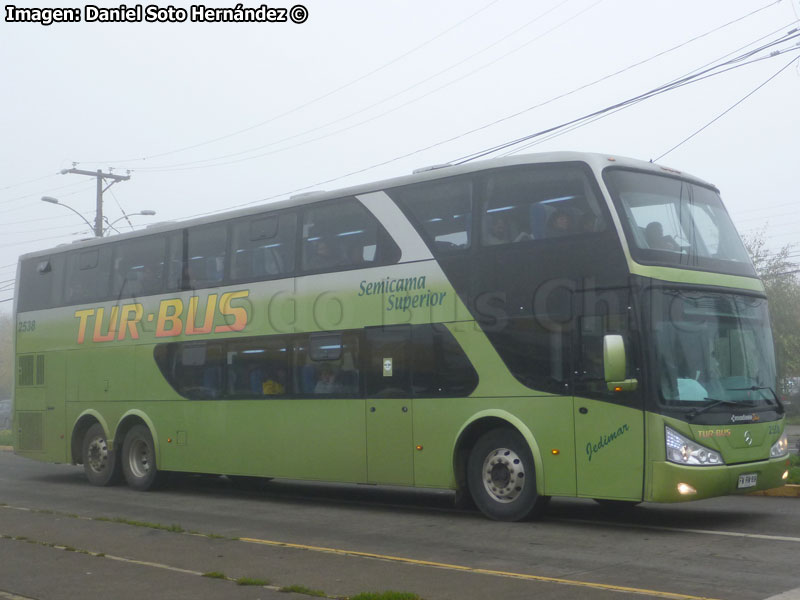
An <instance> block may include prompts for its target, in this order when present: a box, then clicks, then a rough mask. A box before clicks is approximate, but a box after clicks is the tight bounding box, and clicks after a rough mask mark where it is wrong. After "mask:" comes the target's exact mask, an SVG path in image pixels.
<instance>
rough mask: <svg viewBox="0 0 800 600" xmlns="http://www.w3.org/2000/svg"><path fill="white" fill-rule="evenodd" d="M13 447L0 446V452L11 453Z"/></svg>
mask: <svg viewBox="0 0 800 600" xmlns="http://www.w3.org/2000/svg"><path fill="white" fill-rule="evenodd" d="M13 451H14V446H0V452H13Z"/></svg>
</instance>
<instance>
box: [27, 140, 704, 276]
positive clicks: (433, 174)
mask: <svg viewBox="0 0 800 600" xmlns="http://www.w3.org/2000/svg"><path fill="white" fill-rule="evenodd" d="M558 162H583V163H586V164H587V165H589V166H590V167H591V168H592V169H593V170H594V171H595V172H596V173H598V174H599V173H600V171H602V170H603V169H604V168H606V167H609V166H612V165H613V166H617V167H627V168H633V169H638V170H644V171H651V172H653V173H657V174H662V175H663V174H665V173H668V174H672V175H679V176H681V177H682V178H685V179H689V180H692V181H695V182H697V183H700V184H702V185H705V186H709V185H711V186H712V187H714V186H713V185H712V184H710V183H708V182H707V181H704V180H702V179H700V178H698V177H695V176H692V175H689V174H687V173H684V172H681V171H678V170H676V169H672V168H669V167H664V166H662V165H658V164H655V163H651V162H648V161H643V160H638V159H634V158H628V157H623V156H617V155H613V154H600V153H590V152H544V153H537V154H521V155H518V156H507V157H503V158H493V159H489V160H482V161H475V162H469V163H465V164H461V165H455V166H448V165H434V166H431V167H422V168H420V169H415V170H414V172H413V173H412V174H410V175H403V176H399V177H392V178H390V179H383V180H380V181H372V182H369V183H363V184H359V185H355V186H351V187H346V188H340V189H336V190H330V191H327V190H317V191H310V192H306V193H300V194H297V195H294V196H291V197H290V198H287V199H284V200H277V201H274V202H266V203H264V204H254V205H253V206H248V207H246V208H239V209H232V210H229V211H225V212H218V213H214V214H213V215H208V216H203V217H194V218H188V219H185V220H175V221H164V222H161V223H154V224H152V225H149V226H148V227H146V228H144V229H140V230H139V231H132V232H129V233H122V234H119V235H115V236H113V237H111V238H105V237H103V238H97V237H93V238H87V239H83V240H76V241H74V242H72V243H64V244H60V245H58V246H56V247H51V248H45V249H42V250H35V251H33V252H29V253H27V254H23V255H21V256H20V257H19V260H24V259H28V258H34V257H36V256H42V255H50V254H53V253H54V252H69V251H71V250H74V249H76V248H88V247H91V246H96V245H102V244H107V243H111V242H115V241H119V240H125V239H133V238H137V237H142V236H146V235H152V234H154V233H156V232H158V233H162V232H165V231H172V230H179V229H183V228H185V227H191V226H196V225H203V224H208V223H215V222H218V221H222V220H227V219H233V218H237V217H243V216H248V215H255V214H263V213H264V212H265V211H277V210H282V209H286V208H292V207H296V206H303V205H305V204H312V203H315V202H320V201H325V200H332V199H335V198H342V197H346V196H357V195H360V194H366V193H369V192H373V191H378V190H385V189H391V188H394V187H398V186H403V185H409V184H413V183H421V182H426V181H435V180H437V179H444V178H447V177H452V176H454V175H463V174H468V173H476V172H480V171H485V170H489V169H496V168H498V167H509V166H516V165H526V164H540V163H558Z"/></svg>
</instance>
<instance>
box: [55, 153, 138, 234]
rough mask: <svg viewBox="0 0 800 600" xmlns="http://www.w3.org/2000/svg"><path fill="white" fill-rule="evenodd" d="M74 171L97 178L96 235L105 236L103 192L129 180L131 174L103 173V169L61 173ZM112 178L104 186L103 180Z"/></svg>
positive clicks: (65, 170)
mask: <svg viewBox="0 0 800 600" xmlns="http://www.w3.org/2000/svg"><path fill="white" fill-rule="evenodd" d="M67 173H73V174H75V175H88V176H89V177H96V178H97V212H95V215H94V235H95V237H103V192H105V191H106V190H107V189H108V188H110V187H111V186H112V185H114V184H115V183H117V182H118V181H128V179H130V178H131V176H130V175H114V173H111V172H108V173H103V171H102V169H97V171H84V170H83V169H74V168H73V169H62V171H61V174H62V175H66V174H67ZM104 179H110V180H111V183H109V184H108V185H107V186H106V187H105V188H104V187H103V180H104Z"/></svg>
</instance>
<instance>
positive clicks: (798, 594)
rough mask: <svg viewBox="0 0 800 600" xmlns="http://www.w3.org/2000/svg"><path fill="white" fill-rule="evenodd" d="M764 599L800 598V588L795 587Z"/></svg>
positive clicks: (784, 599) (798, 599) (797, 599)
mask: <svg viewBox="0 0 800 600" xmlns="http://www.w3.org/2000/svg"><path fill="white" fill-rule="evenodd" d="M764 600H800V588H794V589H793V590H789V591H788V592H783V593H782V594H778V595H777V596H770V597H769V598H765V599H764Z"/></svg>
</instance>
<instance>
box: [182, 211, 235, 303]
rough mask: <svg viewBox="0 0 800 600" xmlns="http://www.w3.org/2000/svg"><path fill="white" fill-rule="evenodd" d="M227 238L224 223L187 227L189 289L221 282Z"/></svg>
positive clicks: (223, 276) (223, 274)
mask: <svg viewBox="0 0 800 600" xmlns="http://www.w3.org/2000/svg"><path fill="white" fill-rule="evenodd" d="M227 239H228V230H227V226H226V225H225V224H220V225H209V226H205V227H195V228H192V229H189V231H188V245H187V263H188V275H189V287H190V288H191V289H197V288H204V287H213V286H215V285H219V284H221V283H222V280H223V279H224V278H225V257H226V250H227V245H228V243H227Z"/></svg>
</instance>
